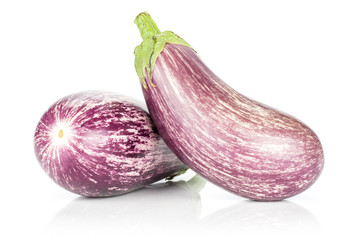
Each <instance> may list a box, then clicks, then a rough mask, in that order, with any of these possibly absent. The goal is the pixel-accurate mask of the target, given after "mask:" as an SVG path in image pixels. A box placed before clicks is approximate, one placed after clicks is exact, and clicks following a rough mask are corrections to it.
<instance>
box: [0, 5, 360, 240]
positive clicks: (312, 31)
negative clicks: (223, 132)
mask: <svg viewBox="0 0 360 240" xmlns="http://www.w3.org/2000/svg"><path fill="white" fill-rule="evenodd" d="M141 11H148V12H149V13H150V14H151V15H152V17H153V18H154V20H155V21H156V22H157V24H158V26H159V28H160V29H161V30H172V31H174V32H175V33H177V34H178V35H180V36H181V37H183V38H184V39H185V40H186V41H188V42H189V43H190V44H191V45H192V46H193V48H194V49H196V50H197V52H198V53H199V55H200V56H201V58H202V59H203V60H204V61H205V63H206V64H207V65H208V66H209V67H210V68H211V69H212V70H213V71H214V72H215V73H216V74H217V75H218V76H219V77H221V78H222V79H223V80H224V81H225V82H227V83H228V84H230V85H231V86H232V87H234V88H235V89H237V90H238V91H239V92H241V93H242V94H244V95H246V96H248V97H251V98H253V99H256V100H258V101H260V102H263V103H266V104H267V105H270V106H273V107H275V108H278V109H281V110H282V111H285V112H287V113H289V114H291V115H293V116H295V117H297V118H299V119H301V120H302V121H303V122H305V123H306V124H307V125H309V126H310V127H311V128H312V129H313V130H314V131H315V132H316V133H317V135H318V136H319V138H320V140H321V142H322V144H323V148H324V152H325V168H324V170H323V173H322V175H321V177H320V178H319V180H318V181H317V182H316V183H315V184H314V185H313V186H312V187H311V188H310V189H308V190H307V191H305V192H303V193H302V194H300V195H298V196H295V197H293V198H290V199H288V200H286V201H281V202H273V203H271V202H270V203H261V202H253V201H248V200H246V199H243V198H241V197H238V196H235V195H233V194H230V193H228V192H226V191H224V190H222V189H220V188H218V187H216V186H214V185H212V184H210V183H208V182H204V181H202V180H199V179H194V180H196V181H190V182H186V181H188V180H189V179H191V178H192V177H193V176H194V173H193V172H188V173H187V174H186V175H184V176H181V177H178V178H177V179H175V180H174V183H171V184H168V185H164V184H163V183H162V184H160V185H159V184H158V185H155V186H152V187H149V188H145V189H143V190H139V191H136V192H134V193H130V194H126V195H123V196H119V197H114V198H106V199H86V198H83V197H79V196H77V195H75V194H73V193H70V192H67V191H65V190H63V189H62V188H60V187H58V186H57V185H56V184H55V183H53V182H52V181H51V180H50V178H48V177H47V176H46V174H45V173H44V172H43V170H42V169H41V167H40V166H39V164H38V163H37V160H36V158H35V155H34V152H33V142H32V141H33V134H34V130H35V127H36V124H37V122H38V120H39V119H40V117H41V115H42V114H43V113H44V112H45V111H46V109H47V108H48V107H49V106H50V105H51V104H52V103H53V102H54V101H56V100H57V99H59V98H61V97H63V96H65V95H67V94H70V93H73V92H77V91H82V90H108V91H114V92H118V93H120V94H125V95H129V96H131V97H135V98H138V99H139V100H142V101H143V97H142V93H141V88H140V84H139V81H138V79H137V75H136V73H135V70H134V67H133V61H134V56H133V49H134V47H135V46H136V45H137V44H139V43H140V42H141V38H140V34H139V33H138V30H137V28H136V25H135V24H133V20H134V18H135V17H136V15H137V14H138V13H140V12H141ZM359 80H360V5H359V1H346V0H343V1H331V0H329V1H317V0H311V1H307V0H303V1H276V0H274V1H256V0H253V1H225V0H222V1H219V0H217V1H194V0H193V1H154V0H152V1H149V0H148V1H135V0H134V1H77V0H71V1H16V0H12V1H10V0H9V1H6V0H3V1H1V2H0V84H1V85H0V104H1V105H0V106H1V112H0V114H1V115H0V116H1V117H0V141H1V144H0V146H1V147H0V148H1V165H0V166H1V167H0V169H1V174H0V184H1V185H0V186H1V196H0V202H1V204H0V208H1V209H0V210H1V211H0V219H1V221H2V223H1V225H0V226H1V231H0V238H1V239H30V238H31V239H35V237H36V239H85V237H86V238H87V239H100V238H101V239H105V238H109V237H111V238H112V239H140V238H141V239H144V238H146V239H164V238H169V239H171V238H173V239H174V238H175V239H194V238H195V237H197V238H201V239H206V238H210V239H218V238H220V239H235V238H237V239H241V238H245V237H247V238H248V237H250V239H256V238H268V239H275V238H276V239H279V238H292V239H294V238H295V239H296V238H304V236H305V237H306V238H307V239H315V238H317V239H327V238H329V237H338V238H339V237H341V239H359V238H360V234H359V225H360V220H359V215H360V204H359V196H360V194H359V191H360V187H359V183H360V174H359V170H360V156H359V148H360V146H359V143H360V140H359V134H360V127H359V126H360V124H359V123H360V109H359V102H360V97H359V92H360V91H359V90H360V87H359V85H358V84H357V83H358V82H359ZM194 182H195V183H194Z"/></svg>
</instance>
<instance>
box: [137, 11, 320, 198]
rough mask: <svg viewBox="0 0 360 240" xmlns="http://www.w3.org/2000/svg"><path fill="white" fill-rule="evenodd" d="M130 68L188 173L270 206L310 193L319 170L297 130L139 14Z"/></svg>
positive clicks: (313, 139) (316, 154)
mask: <svg viewBox="0 0 360 240" xmlns="http://www.w3.org/2000/svg"><path fill="white" fill-rule="evenodd" d="M135 23H136V25H137V27H138V28H139V30H140V33H141V36H142V38H143V42H142V43H141V44H140V45H139V46H137V47H136V49H135V68H136V72H137V74H138V76H139V78H140V81H141V83H142V86H143V93H144V97H145V100H146V103H147V106H148V109H149V112H150V116H151V117H152V119H153V121H154V123H155V126H156V127H157V129H158V131H159V133H160V136H161V137H162V138H163V139H164V141H165V142H166V143H167V145H168V146H169V147H170V149H171V150H172V151H173V152H174V153H175V154H176V155H177V156H178V158H179V159H180V160H182V161H183V162H184V163H185V164H186V165H187V166H189V168H191V169H192V170H194V171H195V172H197V173H198V174H200V175H201V176H203V177H204V178H206V179H207V180H209V181H211V182H212V183H214V184H216V185H218V186H220V187H222V188H224V189H226V190H228V191H230V192H232V193H235V194H237V195H240V196H243V197H246V198H249V199H253V200H259V201H275V200H281V199H285V198H288V197H291V196H294V195H296V194H298V193H300V192H303V191H304V190H305V189H307V188H309V187H310V186H311V185H312V184H313V183H314V182H315V180H316V179H317V178H318V177H319V175H320V172H321V171H322V168H323V164H324V156H323V150H322V147H321V144H320V141H319V139H318V137H317V136H316V135H315V133H314V132H313V131H312V130H311V129H310V128H309V127H307V126H306V125H305V124H304V123H302V122H300V121H299V120H297V119H295V118H294V117H292V116H290V115H288V114H285V113H282V112H280V111H277V110H275V109H273V108H271V107H269V106H266V105H264V104H261V103H259V102H257V101H254V100H252V99H250V98H248V97H245V96H244V95H242V94H240V93H238V92H237V91H235V90H234V89H233V88H231V87H230V86H228V85H227V84H226V83H225V82H223V81H222V80H221V79H220V78H218V77H217V76H216V75H215V74H214V73H213V72H212V71H211V70H210V69H209V68H207V67H206V65H205V64H204V63H203V61H202V60H201V59H200V58H199V57H198V55H197V54H196V52H195V51H194V50H193V49H192V48H191V47H190V45H189V44H188V43H187V42H186V41H184V40H183V39H181V38H180V37H179V36H177V35H176V34H174V33H173V32H170V31H165V32H160V30H159V29H158V28H157V26H156V25H155V23H154V21H153V20H152V19H151V17H150V15H149V14H148V13H146V12H144V13H141V14H139V15H138V16H137V17H136V19H135Z"/></svg>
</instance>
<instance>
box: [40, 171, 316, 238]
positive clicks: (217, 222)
mask: <svg viewBox="0 0 360 240" xmlns="http://www.w3.org/2000/svg"><path fill="white" fill-rule="evenodd" d="M205 183H206V181H205V180H204V179H203V178H201V177H200V176H198V175H195V176H194V177H193V178H192V179H190V180H189V181H186V182H185V181H178V182H167V183H158V184H154V185H151V186H149V187H146V188H143V189H140V190H138V191H135V192H132V193H129V194H125V195H122V196H117V197H111V198H101V199H99V198H96V199H89V198H83V197H79V198H77V199H75V200H73V201H72V202H70V203H69V204H68V205H67V206H66V207H65V208H64V209H62V210H61V211H59V212H58V213H57V214H56V215H55V216H54V218H53V219H52V220H51V221H50V223H49V224H48V226H47V227H46V231H45V234H46V236H48V237H52V238H54V237H55V238H56V237H57V238H62V239H63V238H69V237H71V238H76V237H81V238H85V237H91V238H97V237H107V236H112V237H114V236H119V238H124V237H131V239H134V238H135V239H137V238H144V237H145V238H147V239H149V238H151V239H152V238H155V236H156V237H157V238H160V239H161V238H165V237H166V238H169V237H170V238H172V239H180V238H182V239H183V238H184V234H185V235H188V234H192V235H189V236H187V237H186V236H185V238H189V237H190V236H202V237H216V236H226V234H230V236H232V235H234V236H236V235H239V234H241V235H242V236H245V235H247V236H248V235H251V236H254V237H256V236H264V235H265V236H268V237H270V236H275V235H276V236H279V235H284V236H285V235H287V234H291V235H292V236H293V237H296V236H300V235H314V234H319V233H320V227H319V224H318V222H317V221H316V219H315V217H314V216H313V215H312V214H311V213H310V212H309V211H308V210H306V209H305V208H303V207H301V206H299V205H297V204H295V203H292V202H290V201H280V202H254V201H248V200H244V199H242V198H239V202H238V203H236V204H234V205H232V206H227V207H221V205H220V207H218V210H216V211H215V212H213V213H210V214H208V215H206V216H202V213H201V212H202V203H201V200H202V196H201V194H200V190H201V189H202V188H203V187H204V186H205ZM279 233H280V234H279ZM235 234H236V235H235Z"/></svg>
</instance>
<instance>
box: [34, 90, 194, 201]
mask: <svg viewBox="0 0 360 240" xmlns="http://www.w3.org/2000/svg"><path fill="white" fill-rule="evenodd" d="M34 148H35V153H36V157H37V159H38V161H39V163H40V165H41V167H42V168H43V169H44V170H45V172H46V173H47V174H48V175H49V176H50V178H51V179H53V180H54V181H55V182H56V183H57V184H58V185H60V186H62V187H63V188H65V189H67V190H69V191H71V192H74V193H76V194H80V195H82V196H86V197H107V196H115V195H119V194H123V193H127V192H130V191H134V190H136V189H139V188H141V187H144V186H146V185H148V184H151V183H154V182H156V181H158V180H161V179H163V178H166V177H169V178H170V177H172V176H175V175H176V174H180V173H181V172H182V171H184V170H186V169H187V167H186V166H185V165H184V164H183V163H182V162H181V161H180V160H179V159H178V158H177V157H176V156H175V155H174V154H173V153H172V152H171V151H170V149H169V148H168V147H167V146H166V144H165V143H164V141H163V140H162V139H161V137H160V136H159V134H158V132H157V130H156V128H155V126H154V124H153V122H152V120H151V118H150V116H149V115H148V113H147V112H146V111H145V110H144V109H143V108H142V107H141V106H140V104H138V103H137V102H136V101H135V100H133V99H131V98H129V97H126V96H122V95H118V94H116V93H111V92H101V91H85V92H80V93H75V94H71V95H69V96H66V97H64V98H62V99H60V100H58V101H57V102H56V103H54V104H53V105H52V106H51V107H50V108H49V109H48V110H47V111H46V112H45V113H44V114H43V116H42V117H41V119H40V121H39V123H38V125H37V127H36V130H35V136H34Z"/></svg>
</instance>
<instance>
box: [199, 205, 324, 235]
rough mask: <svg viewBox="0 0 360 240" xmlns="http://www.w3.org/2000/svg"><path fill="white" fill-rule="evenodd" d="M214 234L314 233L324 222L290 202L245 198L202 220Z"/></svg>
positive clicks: (201, 222)
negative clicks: (256, 200) (260, 200)
mask: <svg viewBox="0 0 360 240" xmlns="http://www.w3.org/2000/svg"><path fill="white" fill-rule="evenodd" d="M200 225H201V226H202V227H204V228H208V229H211V230H212V231H213V233H222V232H227V233H228V234H229V233H242V234H245V235H252V236H268V237H269V236H275V235H276V236H290V235H291V236H292V238H296V237H297V236H314V235H320V234H321V230H320V225H319V223H318V222H317V220H316V218H315V217H314V216H313V215H312V214H311V213H310V212H309V211H308V210H306V209H305V208H303V207H301V206H299V205H297V204H295V203H292V202H290V201H278V202H255V201H250V200H245V201H241V202H239V203H237V204H235V205H233V206H230V207H226V208H223V209H220V210H218V211H216V212H215V213H213V214H210V215H209V216H206V217H204V218H203V219H201V221H200Z"/></svg>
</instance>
